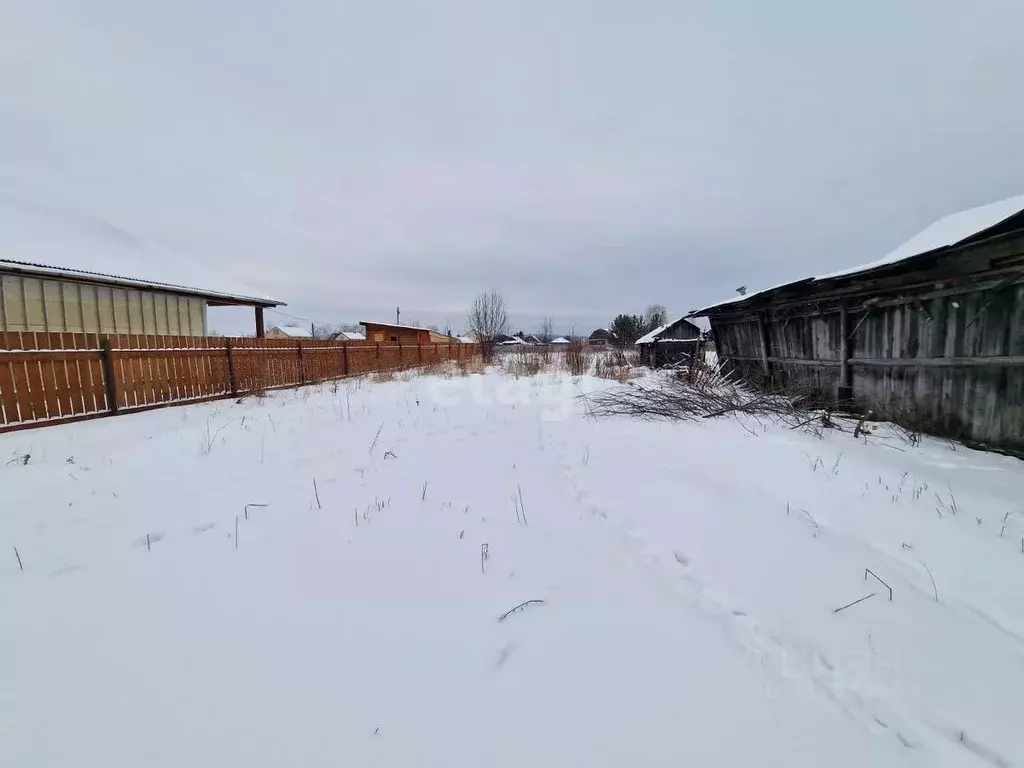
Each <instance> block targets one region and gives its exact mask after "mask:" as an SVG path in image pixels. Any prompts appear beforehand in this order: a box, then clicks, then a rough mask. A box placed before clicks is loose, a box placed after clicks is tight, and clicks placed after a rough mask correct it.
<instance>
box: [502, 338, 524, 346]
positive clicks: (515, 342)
mask: <svg viewBox="0 0 1024 768" xmlns="http://www.w3.org/2000/svg"><path fill="white" fill-rule="evenodd" d="M498 343H499V344H500V345H501V346H503V347H525V346H526V342H525V341H523V339H522V338H521V337H519V336H513V337H512V338H511V339H505V341H499V342H498Z"/></svg>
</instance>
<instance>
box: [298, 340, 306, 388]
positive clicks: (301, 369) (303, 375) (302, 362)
mask: <svg viewBox="0 0 1024 768" xmlns="http://www.w3.org/2000/svg"><path fill="white" fill-rule="evenodd" d="M299 380H300V381H301V382H302V383H303V384H305V383H306V361H305V360H304V359H303V357H302V342H301V341H300V342H299Z"/></svg>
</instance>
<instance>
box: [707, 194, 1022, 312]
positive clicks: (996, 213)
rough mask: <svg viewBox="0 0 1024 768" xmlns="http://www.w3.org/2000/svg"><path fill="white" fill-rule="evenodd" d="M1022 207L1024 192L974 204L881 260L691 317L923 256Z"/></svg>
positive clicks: (786, 285) (996, 223)
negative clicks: (1004, 198) (767, 295)
mask: <svg viewBox="0 0 1024 768" xmlns="http://www.w3.org/2000/svg"><path fill="white" fill-rule="evenodd" d="M1022 211H1024V195H1018V196H1016V197H1009V198H1007V199H1006V200H1000V201H998V202H995V203H989V204H988V205H981V206H978V207H977V208H970V209H968V210H966V211H960V212H959V213H952V214H950V215H948V216H944V217H943V218H941V219H939V220H938V221H936V222H935V223H933V224H931V225H930V226H928V227H925V228H924V229H923V230H921V231H920V232H918V233H917V234H916V235H914V236H913V237H912V238H910V239H909V240H907V241H906V242H905V243H903V245H901V246H900V247H899V248H896V249H895V250H893V251H890V252H889V253H888V254H887V255H886V256H885V257H884V258H882V259H879V260H878V261H873V262H869V263H867V264H861V265H860V266H857V267H850V268H848V269H841V270H838V271H836V272H829V273H827V274H824V275H818V276H816V277H806V278H803V279H801V280H793V281H791V282H788V283H780V284H779V285H775V286H772V287H771V288H764V289H762V290H760V291H755V292H754V293H748V294H747V295H746V296H733V297H732V298H730V299H726V300H725V301H720V302H718V303H717V304H712V305H710V306H708V307H705V308H704V309H699V310H695V311H694V312H691V313H690V315H688V317H692V316H693V315H696V314H700V313H703V312H707V311H709V310H711V309H716V308H718V307H722V306H726V305H728V304H735V303H737V302H741V301H746V300H747V299H751V298H753V297H755V296H760V295H761V294H765V293H770V292H771V291H774V290H777V289H779V288H789V287H794V286H797V285H800V284H804V283H806V284H808V285H809V284H812V283H817V282H821V281H824V280H831V279H833V278H837V277H849V276H851V275H857V274H860V273H862V272H870V271H872V270H875V269H880V268H882V267H888V266H891V265H893V264H898V263H899V262H902V261H907V260H908V259H912V258H914V257H915V256H921V255H923V254H926V253H930V252H931V251H934V250H937V249H939V248H948V247H950V246H953V245H958V244H960V243H963V242H964V241H966V240H969V239H971V238H974V237H976V236H978V235H981V234H983V233H985V232H986V231H988V230H990V229H992V228H994V227H997V226H999V225H1000V224H1002V223H1003V222H1004V221H1006V220H1007V219H1009V218H1011V217H1013V216H1016V215H1017V214H1018V213H1021V212H1022Z"/></svg>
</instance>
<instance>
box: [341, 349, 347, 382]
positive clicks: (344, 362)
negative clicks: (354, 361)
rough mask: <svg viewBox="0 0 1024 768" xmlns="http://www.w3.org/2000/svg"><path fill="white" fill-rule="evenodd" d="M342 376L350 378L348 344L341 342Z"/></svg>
mask: <svg viewBox="0 0 1024 768" xmlns="http://www.w3.org/2000/svg"><path fill="white" fill-rule="evenodd" d="M341 375H342V376H348V342H347V341H343V342H341Z"/></svg>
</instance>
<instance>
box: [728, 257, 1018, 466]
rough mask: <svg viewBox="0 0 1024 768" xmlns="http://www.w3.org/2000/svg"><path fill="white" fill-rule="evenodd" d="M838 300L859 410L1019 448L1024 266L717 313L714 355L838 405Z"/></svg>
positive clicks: (750, 375)
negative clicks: (756, 309)
mask: <svg viewBox="0 0 1024 768" xmlns="http://www.w3.org/2000/svg"><path fill="white" fill-rule="evenodd" d="M940 277H941V276H940ZM844 304H845V305H846V308H847V309H846V311H847V318H846V323H847V329H848V345H847V346H848V355H849V369H850V370H849V380H848V381H849V385H850V390H849V392H848V393H847V394H848V396H850V397H852V401H853V404H854V405H856V406H857V407H860V408H862V409H872V410H874V411H875V412H876V413H877V414H879V415H880V416H884V417H887V418H892V419H894V420H897V421H901V422H903V423H906V424H908V425H911V426H914V427H916V428H921V429H923V430H924V431H928V432H931V433H934V434H941V435H946V436H950V437H955V438H961V439H966V440H968V441H973V442H977V443H985V444H989V445H992V446H997V447H1005V448H1010V449H1013V450H1018V451H1020V450H1024V268H1012V269H1003V270H1002V271H1000V272H999V273H998V275H997V276H996V279H992V277H991V275H989V274H982V273H979V274H976V275H973V276H970V277H969V278H967V279H960V280H957V281H952V282H951V281H948V280H945V279H944V278H943V279H937V280H936V281H935V282H931V281H927V280H926V281H923V282H920V283H919V284H918V285H916V286H915V287H912V288H908V289H906V290H901V291H888V292H887V293H886V292H881V293H879V294H875V295H868V294H863V293H862V294H861V295H859V296H854V297H839V298H836V297H825V298H824V299H822V300H820V301H818V300H815V301H805V302H804V303H803V304H800V303H799V302H793V301H790V302H789V304H788V305H781V304H780V305H770V306H768V307H765V308H762V309H761V310H760V312H754V311H747V312H746V313H745V314H744V313H735V314H732V315H720V316H718V317H715V316H714V315H713V316H712V317H711V322H712V328H713V333H714V335H715V337H716V339H717V341H718V355H719V358H720V359H721V360H722V361H729V362H730V364H731V365H732V366H733V368H734V369H735V370H736V371H737V372H738V374H739V375H741V376H743V377H745V378H747V379H748V380H750V381H752V382H758V381H764V380H765V378H766V376H767V380H769V381H771V382H772V383H773V384H776V385H783V386H787V387H790V386H796V387H802V388H809V389H811V390H816V391H818V392H819V393H821V394H824V395H826V396H828V397H830V398H831V399H834V400H838V399H839V396H840V392H841V385H842V379H841V375H842V370H843V366H842V349H843V345H842V314H841V306H843V305H844ZM759 323H760V324H763V326H764V328H765V338H766V340H767V343H768V347H767V350H766V351H767V355H766V357H767V364H768V365H767V368H768V370H767V371H766V370H765V365H764V363H765V360H764V356H763V354H762V344H761V335H760V328H761V325H760V324H759Z"/></svg>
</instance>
